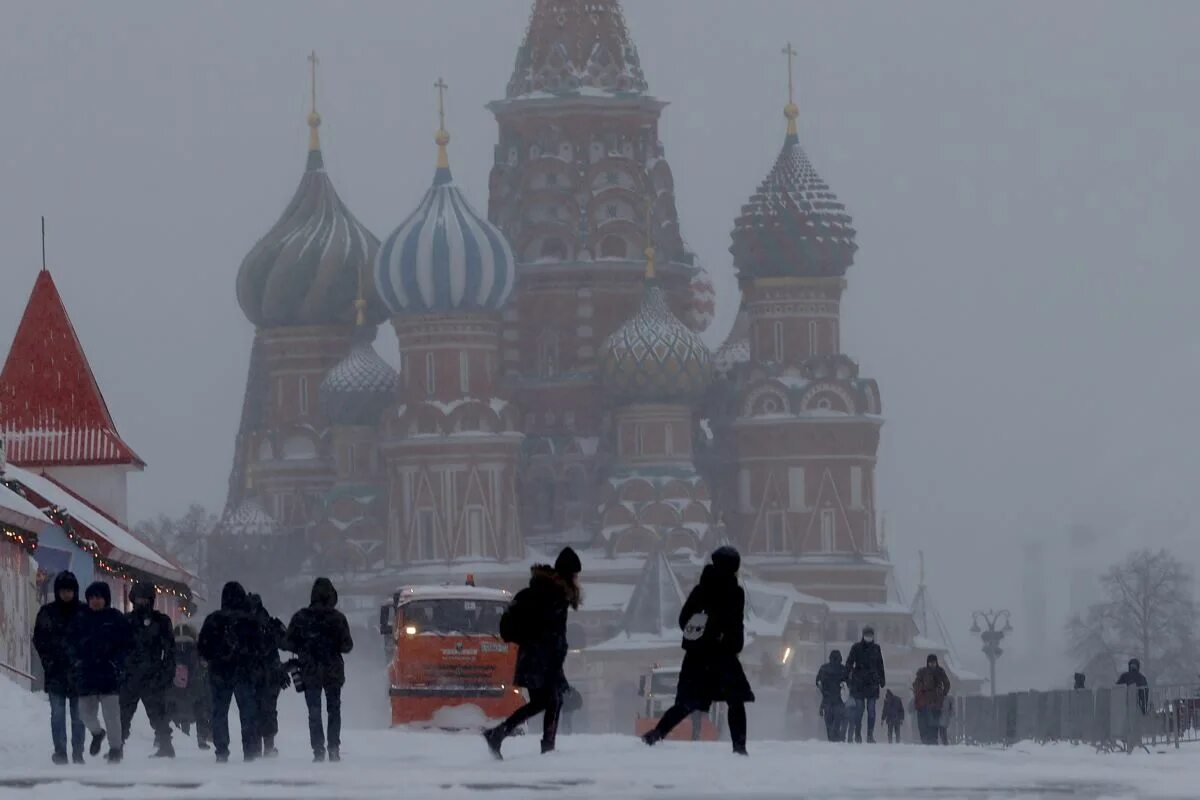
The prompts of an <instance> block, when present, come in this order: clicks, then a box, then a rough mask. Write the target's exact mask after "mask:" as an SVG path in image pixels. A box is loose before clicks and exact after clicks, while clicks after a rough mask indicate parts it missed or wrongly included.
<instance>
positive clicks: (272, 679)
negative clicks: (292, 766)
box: [250, 594, 291, 758]
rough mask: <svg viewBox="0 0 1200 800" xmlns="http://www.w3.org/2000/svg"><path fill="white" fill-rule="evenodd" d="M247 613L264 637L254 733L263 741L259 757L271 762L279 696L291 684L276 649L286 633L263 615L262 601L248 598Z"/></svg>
mask: <svg viewBox="0 0 1200 800" xmlns="http://www.w3.org/2000/svg"><path fill="white" fill-rule="evenodd" d="M250 610H251V611H252V612H253V613H254V616H255V617H257V618H258V621H259V624H261V625H262V627H263V632H264V634H265V635H266V646H267V651H266V654H265V656H264V658H263V663H262V667H263V669H262V676H261V677H262V681H261V683H260V684H259V687H258V732H259V734H260V735H261V736H262V740H263V741H262V754H263V756H264V757H266V758H274V757H276V756H278V755H279V751H278V750H277V749H275V736H276V734H278V733H279V693H280V692H281V691H283V689H284V688H285V687H286V686H288V685H290V683H291V681H290V679H289V678H288V676H287V672H286V671H285V670H284V668H283V662H282V661H281V660H280V658H279V649H280V648H281V647H283V646H284V645H285V644H286V643H287V642H286V639H287V629H286V628H285V627H284V626H283V622H282V621H280V620H279V619H277V618H276V617H272V616H271V615H270V614H269V613H268V612H267V609H266V608H264V607H263V603H262V598H261V597H260V596H259V595H257V594H251V595H250Z"/></svg>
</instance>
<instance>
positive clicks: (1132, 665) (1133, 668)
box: [1129, 658, 1142, 672]
mask: <svg viewBox="0 0 1200 800" xmlns="http://www.w3.org/2000/svg"><path fill="white" fill-rule="evenodd" d="M1141 669H1142V662H1141V661H1138V660H1137V659H1136V658H1131V659H1129V671H1130V672H1139V671H1141Z"/></svg>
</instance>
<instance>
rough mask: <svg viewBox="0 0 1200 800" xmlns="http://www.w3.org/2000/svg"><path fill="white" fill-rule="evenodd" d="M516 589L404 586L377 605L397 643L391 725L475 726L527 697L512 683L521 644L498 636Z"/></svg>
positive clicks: (382, 627) (385, 630)
mask: <svg viewBox="0 0 1200 800" xmlns="http://www.w3.org/2000/svg"><path fill="white" fill-rule="evenodd" d="M511 600H512V595H511V594H509V593H508V592H506V591H503V590H501V589H486V588H483V587H476V586H473V585H469V584H467V585H462V586H406V587H404V588H402V589H400V591H398V592H396V593H395V594H394V595H392V601H391V602H390V603H386V604H384V605H383V606H382V607H381V608H380V609H379V632H380V633H381V634H383V635H384V636H385V637H388V639H389V640H390V641H391V642H392V643H393V648H392V649H391V653H392V656H391V663H390V664H389V666H388V682H389V694H390V695H391V701H392V724H393V725H417V726H427V727H437V728H446V729H465V728H474V727H477V726H479V725H482V724H485V723H486V722H487V721H488V720H497V719H503V718H505V717H507V716H508V715H509V714H511V713H512V712H513V711H515V710H516V709H517V708H518V707H520V706H521V704H522V703H524V702H525V699H524V696H523V695H522V694H521V692H520V690H519V689H517V688H515V687H514V686H512V677H513V672H514V669H515V667H516V662H517V647H516V645H510V644H508V643H507V642H505V641H503V640H501V638H500V616H501V615H502V614H503V613H504V610H505V609H506V608H508V604H509V602H510V601H511Z"/></svg>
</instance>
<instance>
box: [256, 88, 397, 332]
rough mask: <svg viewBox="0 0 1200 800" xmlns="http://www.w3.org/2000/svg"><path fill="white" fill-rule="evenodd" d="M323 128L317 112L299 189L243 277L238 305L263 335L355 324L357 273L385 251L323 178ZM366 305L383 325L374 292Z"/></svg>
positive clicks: (310, 119) (369, 313)
mask: <svg viewBox="0 0 1200 800" xmlns="http://www.w3.org/2000/svg"><path fill="white" fill-rule="evenodd" d="M320 124H321V116H320V115H319V114H317V112H316V111H315V110H314V111H313V112H312V113H311V114H309V117H308V125H309V128H310V131H311V132H310V136H309V151H308V165H307V167H306V169H305V170H304V175H303V177H301V179H300V185H299V186H298V187H297V188H296V193H295V194H294V195H293V196H292V200H291V202H290V203H288V205H287V208H286V209H284V212H283V216H281V217H280V218H279V221H278V222H276V223H275V226H274V227H272V228H271V230H270V231H268V232H267V235H266V236H264V237H263V238H261V239H259V241H258V244H256V245H254V248H253V249H252V250H251V251H250V252H249V253H248V254H247V255H246V258H245V259H244V260H243V261H242V266H241V267H240V268H239V269H238V277H237V297H238V304H239V305H240V306H241V307H242V311H243V312H244V313H245V315H246V317H247V318H248V319H249V320H250V321H251V322H253V323H254V324H255V325H257V326H259V327H275V326H283V325H349V324H352V323H353V322H354V315H353V313H354V312H353V308H354V298H355V294H356V292H357V275H358V272H359V270H360V269H362V268H363V267H369V265H370V264H371V263H372V262H373V260H374V258H375V253H376V251H377V250H378V249H379V240H378V239H376V238H375V236H374V235H373V234H372V233H371V232H370V231H369V230H367V229H366V228H365V227H364V226H363V224H362V223H360V222H359V221H358V220H357V219H356V218H355V217H354V215H353V214H351V213H350V210H349V209H348V208H346V204H345V203H343V202H342V200H341V198H340V197H338V194H337V192H336V191H334V188H333V183H332V182H331V181H330V180H329V175H328V174H327V173H326V172H325V162H324V159H323V157H322V155H321V145H320V141H319V140H318V137H317V128H318V127H319V126H320ZM367 301H368V305H367V318H368V319H369V320H370V321H371V322H372V324H378V323H379V322H382V321H383V320H384V319H385V318H386V316H387V309H386V308H384V306H383V304H382V303H381V302H380V300H379V298H378V297H377V296H376V295H375V293H374V292H371V293H370V296H369V297H368V298H367Z"/></svg>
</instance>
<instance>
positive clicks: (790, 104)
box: [781, 42, 800, 136]
mask: <svg viewBox="0 0 1200 800" xmlns="http://www.w3.org/2000/svg"><path fill="white" fill-rule="evenodd" d="M781 52H782V53H783V54H784V55H785V56H787V62H788V101H787V105H786V106H784V107H783V116H784V117H785V118H787V121H788V127H787V132H788V136H796V135H797V134H796V117H798V116H800V107H799V106H797V105H796V92H795V87H794V86H793V85H792V59H793V58H794V57H795V56H796V55H798V54H797V53H796V48H794V47H792V43H791V42H788V43H787V47H785V48H783V50H782V51H781Z"/></svg>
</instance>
